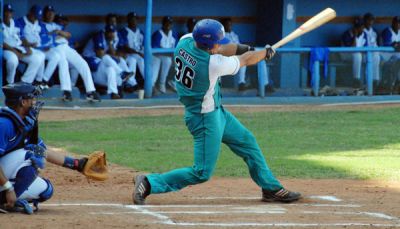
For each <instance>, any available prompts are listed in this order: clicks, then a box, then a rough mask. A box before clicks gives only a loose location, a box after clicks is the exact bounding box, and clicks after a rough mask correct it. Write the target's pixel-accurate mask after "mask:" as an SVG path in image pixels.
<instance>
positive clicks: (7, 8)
mask: <svg viewBox="0 0 400 229" xmlns="http://www.w3.org/2000/svg"><path fill="white" fill-rule="evenodd" d="M3 9H4V12H5V11H8V12H13V11H14V10H13V8H12V6H11V4H4V6H3Z"/></svg>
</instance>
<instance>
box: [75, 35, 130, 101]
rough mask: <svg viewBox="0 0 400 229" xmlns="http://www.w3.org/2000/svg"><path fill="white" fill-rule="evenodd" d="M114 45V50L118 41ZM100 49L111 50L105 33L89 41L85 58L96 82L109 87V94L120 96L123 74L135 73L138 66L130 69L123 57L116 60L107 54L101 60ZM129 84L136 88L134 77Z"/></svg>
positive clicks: (84, 53)
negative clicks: (97, 51) (119, 88)
mask: <svg viewBox="0 0 400 229" xmlns="http://www.w3.org/2000/svg"><path fill="white" fill-rule="evenodd" d="M112 45H113V47H114V49H117V46H118V40H114V41H113V43H112ZM98 49H102V50H104V51H105V52H107V50H108V49H109V47H108V44H107V42H106V39H105V36H104V31H101V32H99V33H98V34H97V35H95V36H94V37H93V38H92V39H90V40H89V42H88V43H87V44H86V46H85V49H84V51H83V56H84V58H85V59H86V60H87V61H88V63H89V66H90V68H91V70H92V71H93V80H94V82H95V83H97V84H99V85H103V86H107V93H108V94H111V93H114V94H118V86H121V85H122V78H121V73H122V72H124V71H125V72H133V73H135V70H136V65H135V69H130V68H129V67H128V64H127V63H126V61H125V60H124V59H123V58H121V57H119V58H118V59H115V58H113V57H111V56H110V55H107V54H106V55H104V56H102V57H101V58H100V57H97V56H96V50H98ZM130 61H133V60H130ZM127 83H128V84H129V85H130V86H135V85H136V84H137V82H136V80H135V77H134V76H133V77H130V78H129V80H128V81H127Z"/></svg>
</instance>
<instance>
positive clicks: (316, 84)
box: [312, 61, 320, 96]
mask: <svg viewBox="0 0 400 229" xmlns="http://www.w3.org/2000/svg"><path fill="white" fill-rule="evenodd" d="M312 75H313V76H314V77H313V91H314V96H318V93H319V78H320V75H319V61H315V62H314V69H313V72H312Z"/></svg>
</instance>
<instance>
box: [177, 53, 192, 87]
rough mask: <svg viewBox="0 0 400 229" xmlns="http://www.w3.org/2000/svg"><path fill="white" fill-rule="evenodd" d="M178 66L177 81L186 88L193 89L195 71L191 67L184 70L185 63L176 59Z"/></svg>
mask: <svg viewBox="0 0 400 229" xmlns="http://www.w3.org/2000/svg"><path fill="white" fill-rule="evenodd" d="M175 64H176V75H175V79H176V81H180V82H181V83H182V84H183V85H184V86H185V87H187V88H189V89H191V88H192V87H193V79H194V71H193V69H191V68H190V67H189V66H185V67H184V68H183V62H182V60H181V59H179V58H178V57H175ZM182 68H183V71H182Z"/></svg>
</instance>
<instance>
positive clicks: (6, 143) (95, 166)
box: [0, 83, 107, 214]
mask: <svg viewBox="0 0 400 229" xmlns="http://www.w3.org/2000/svg"><path fill="white" fill-rule="evenodd" d="M3 92H4V95H5V104H6V107H3V108H0V210H2V212H6V210H8V211H18V212H24V213H27V214H32V213H33V212H34V210H35V211H36V210H38V203H40V202H43V201H46V200H48V199H50V198H51V196H52V195H53V185H52V184H51V182H50V181H49V180H48V179H46V178H42V177H40V176H39V171H40V170H41V169H44V167H45V162H46V161H48V162H50V163H53V164H56V165H61V166H63V167H66V168H69V169H72V170H77V171H79V172H82V173H83V174H84V175H86V176H88V177H89V178H94V179H97V180H105V179H106V178H107V167H106V161H105V154H104V153H103V152H98V153H94V154H92V155H89V157H84V158H80V159H76V158H71V157H68V156H64V155H61V154H58V153H56V152H46V145H45V144H44V142H43V141H42V140H41V139H40V138H39V137H38V135H39V134H38V115H39V112H40V109H41V107H42V106H43V102H40V101H37V97H38V96H39V95H40V90H39V89H37V88H36V87H34V86H32V85H30V84H27V83H15V84H9V85H7V86H4V87H3ZM30 203H32V204H33V207H32V206H31V204H30Z"/></svg>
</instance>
